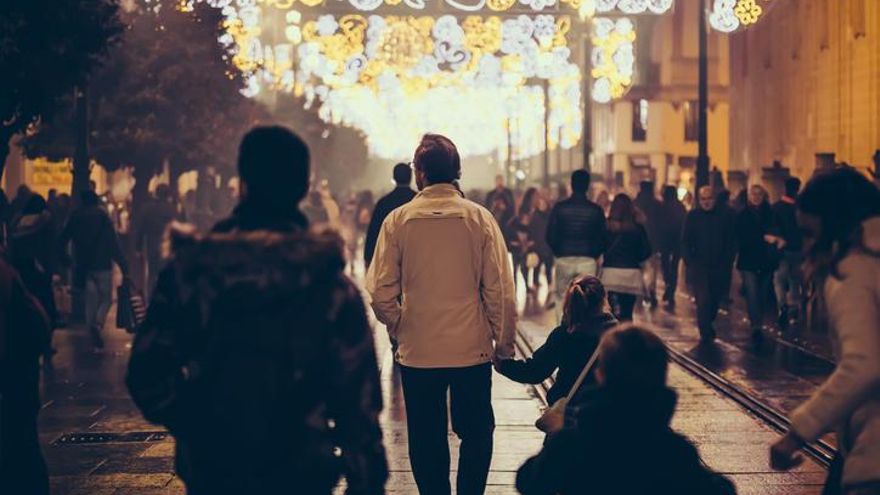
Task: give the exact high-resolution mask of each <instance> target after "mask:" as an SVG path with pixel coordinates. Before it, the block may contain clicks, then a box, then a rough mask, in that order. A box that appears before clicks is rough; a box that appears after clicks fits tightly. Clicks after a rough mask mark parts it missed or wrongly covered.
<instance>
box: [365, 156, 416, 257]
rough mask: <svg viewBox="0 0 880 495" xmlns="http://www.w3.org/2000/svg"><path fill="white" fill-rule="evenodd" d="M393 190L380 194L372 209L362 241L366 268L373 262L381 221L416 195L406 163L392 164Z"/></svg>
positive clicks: (410, 169) (410, 170) (409, 169)
mask: <svg viewBox="0 0 880 495" xmlns="http://www.w3.org/2000/svg"><path fill="white" fill-rule="evenodd" d="M392 175H393V176H394V184H395V186H394V190H393V191H391V192H390V193H388V194H386V195H385V196H382V197H381V198H380V199H379V201H378V202H377V203H376V207H375V208H374V209H373V215H372V216H371V218H370V225H369V227H367V237H366V240H365V241H364V263H365V264H366V267H367V269H369V268H370V264H371V263H372V262H373V254H374V253H375V252H376V241H377V240H378V239H379V230H380V229H381V228H382V222H384V221H385V218H387V217H388V215H389V214H390V213H391V212H392V211H394V210H396V209H397V208H399V207H401V206H403V205H405V204H407V203H409V202H410V201H412V199H413V198H414V197H415V196H416V192H415V191H413V190H412V187H411V184H412V168H410V166H409V164H408V163H398V164H397V165H395V166H394V171H393V173H392Z"/></svg>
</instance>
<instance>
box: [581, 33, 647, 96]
mask: <svg viewBox="0 0 880 495" xmlns="http://www.w3.org/2000/svg"><path fill="white" fill-rule="evenodd" d="M592 37H593V53H592V57H591V60H592V65H593V67H592V76H593V89H592V94H593V100H595V101H596V102H599V103H608V102H610V101H611V100H614V99H617V98H620V97H622V96H623V95H624V94H626V92H627V90H628V89H629V88H630V86H632V82H633V73H634V69H635V49H634V43H635V40H636V30H635V26H633V23H632V21H631V20H630V19H629V18H627V17H621V18H618V19H616V20H615V19H609V18H607V17H597V18H595V19H593V34H592Z"/></svg>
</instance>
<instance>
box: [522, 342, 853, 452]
mask: <svg viewBox="0 0 880 495" xmlns="http://www.w3.org/2000/svg"><path fill="white" fill-rule="evenodd" d="M516 347H517V350H518V351H519V353H520V354H521V355H522V356H523V357H528V356H531V355H532V353H533V352H534V349H533V348H532V346H531V344H529V342H528V341H527V340H526V338H525V337H524V336H523V335H522V334H521V333H520V332H519V331H517V335H516ZM667 349H668V350H669V356H670V358H671V359H672V361H673V362H674V363H675V364H677V365H679V366H681V367H682V368H684V369H685V370H686V371H687V372H689V373H690V374H692V375H694V376H695V377H696V378H697V379H699V380H700V381H702V382H704V383H706V384H707V385H709V386H710V387H712V388H713V389H714V390H717V391H718V392H719V393H721V394H722V395H724V396H725V397H727V398H729V399H730V400H732V401H734V402H736V403H737V404H738V405H739V406H740V407H742V408H743V409H745V410H747V411H749V412H750V413H751V414H752V415H753V416H755V417H757V418H758V419H760V420H761V421H763V422H764V423H766V424H767V425H768V426H770V427H771V428H773V429H775V430H776V431H778V432H780V433H784V432H786V431H788V429H789V426H790V424H791V423H790V422H789V420H788V417H786V415H785V414H783V413H782V412H781V411H779V410H778V409H776V408H774V407H772V406H770V405H768V404H767V403H765V402H762V401H761V400H759V399H757V398H756V397H754V396H752V395H751V394H749V393H748V392H746V391H744V390H742V389H740V388H739V387H737V386H736V385H734V384H733V383H731V382H730V381H729V380H727V379H725V378H723V377H721V376H720V375H718V374H717V373H715V372H713V371H712V370H710V369H708V368H706V367H705V366H703V365H702V364H700V363H698V362H697V361H696V360H694V359H692V358H691V357H689V356H687V355H686V354H684V353H682V352H681V351H678V350H676V349H673V348H672V347H670V346H667ZM552 385H553V378H552V377H551V378H548V379H547V380H544V382H543V383H541V384H538V385H534V390H535V392H536V394H537V395H538V399H540V400H541V401H542V402H543V403H544V405H547V390H549V389H550V387H551V386H552ZM803 451H804V453H805V454H806V455H807V456H808V457H810V458H811V459H813V460H814V461H815V462H817V463H818V464H819V465H821V466H824V467H825V468H826V469H827V468H828V467H830V466H831V461H832V460H833V459H834V456H835V454H836V453H837V449H835V448H834V447H832V446H831V445H829V444H828V443H827V442H825V441H822V440H819V441H817V442H815V443H810V444H807V445H805V446H804V447H803Z"/></svg>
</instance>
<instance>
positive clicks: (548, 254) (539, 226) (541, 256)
mask: <svg viewBox="0 0 880 495" xmlns="http://www.w3.org/2000/svg"><path fill="white" fill-rule="evenodd" d="M549 223H550V202H549V201H548V200H547V193H546V192H543V191H538V193H537V194H536V196H535V208H534V210H533V211H532V221H531V224H530V227H531V232H532V234H531V235H532V239H533V240H534V241H535V254H537V255H538V266H536V267H535V269H534V271H533V272H532V285H533V286H534V287H535V288H537V287H538V283H539V280H540V277H541V268H542V267H543V269H544V273H545V275H546V277H547V300H546V301H545V302H544V307H545V308H546V309H552V307H553V303H554V301H553V290H552V287H553V265H554V259H553V250H552V249H551V248H550V245H549V244H548V243H547V226H548V225H549Z"/></svg>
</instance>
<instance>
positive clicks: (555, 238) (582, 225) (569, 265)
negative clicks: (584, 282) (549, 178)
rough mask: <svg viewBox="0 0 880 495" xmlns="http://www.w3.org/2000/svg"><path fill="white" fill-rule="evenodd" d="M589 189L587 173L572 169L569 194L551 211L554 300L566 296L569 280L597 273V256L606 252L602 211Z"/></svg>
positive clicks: (605, 230) (549, 223)
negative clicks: (590, 195)
mask: <svg viewBox="0 0 880 495" xmlns="http://www.w3.org/2000/svg"><path fill="white" fill-rule="evenodd" d="M589 189H590V173H589V172H588V171H586V170H575V171H574V172H572V174H571V190H572V193H571V196H569V197H568V198H566V199H564V200H561V201H559V202H557V203H556V204H555V205H554V206H553V209H552V210H551V211H550V219H549V220H548V222H547V244H548V245H550V249H552V250H553V256H554V257H555V258H556V273H555V275H554V277H553V279H554V283H555V296H556V300H557V301H562V300H563V299H564V298H565V292H566V291H567V290H568V288H569V286H570V285H571V281H572V280H574V279H576V278H578V277H580V276H583V275H594V276H595V275H598V271H599V262H598V259H599V257H601V256H602V254H604V253H605V247H606V245H607V244H606V243H607V240H608V229H607V225H606V222H605V213H604V212H603V211H602V208H601V207H599V205H597V204H596V203H593V202H592V201H590V200H589V199H587V193H588V191H589ZM557 312H558V309H557ZM558 316H561V315H558Z"/></svg>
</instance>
